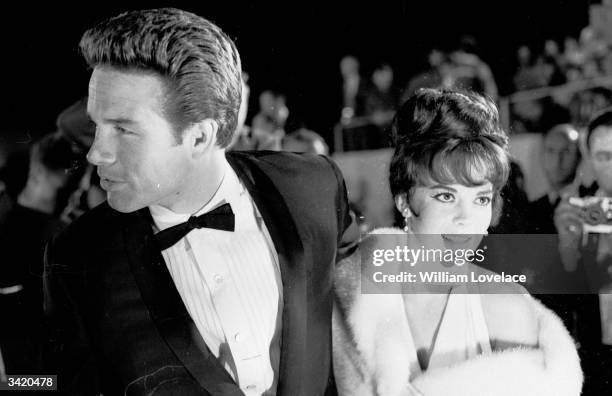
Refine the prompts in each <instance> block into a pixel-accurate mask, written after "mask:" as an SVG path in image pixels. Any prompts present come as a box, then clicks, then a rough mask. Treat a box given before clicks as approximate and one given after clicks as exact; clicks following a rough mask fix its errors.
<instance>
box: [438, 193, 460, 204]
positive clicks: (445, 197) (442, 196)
mask: <svg viewBox="0 0 612 396" xmlns="http://www.w3.org/2000/svg"><path fill="white" fill-rule="evenodd" d="M434 198H435V199H437V200H438V201H440V202H453V201H454V200H455V196H454V195H453V194H451V193H447V192H444V193H439V194H436V195H434Z"/></svg>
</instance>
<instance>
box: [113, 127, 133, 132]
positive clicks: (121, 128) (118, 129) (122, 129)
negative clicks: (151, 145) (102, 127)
mask: <svg viewBox="0 0 612 396" xmlns="http://www.w3.org/2000/svg"><path fill="white" fill-rule="evenodd" d="M115 129H117V132H119V133H122V134H131V133H133V132H132V131H130V130H127V129H125V128H123V127H121V126H119V125H117V126H115Z"/></svg>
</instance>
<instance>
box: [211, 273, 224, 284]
mask: <svg viewBox="0 0 612 396" xmlns="http://www.w3.org/2000/svg"><path fill="white" fill-rule="evenodd" d="M213 279H214V280H215V282H216V283H223V275H221V274H216V275H215V276H214V277H213Z"/></svg>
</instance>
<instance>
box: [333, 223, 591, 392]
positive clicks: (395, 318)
mask: <svg viewBox="0 0 612 396" xmlns="http://www.w3.org/2000/svg"><path fill="white" fill-rule="evenodd" d="M378 234H385V240H384V242H383V241H382V238H380V236H379V235H378ZM377 235H378V236H377ZM394 235H395V236H396V237H397V239H398V240H397V242H400V241H401V240H403V241H404V243H405V237H406V236H405V234H404V233H403V232H402V231H401V230H399V229H394V228H386V229H380V230H376V231H375V232H373V233H372V234H370V235H368V236H367V237H366V238H364V240H363V241H362V242H361V244H360V247H359V249H358V250H357V251H356V252H355V253H354V254H353V255H352V256H350V257H348V258H346V259H345V260H343V261H341V262H340V263H339V264H338V268H337V273H336V280H335V288H336V289H335V290H336V306H335V307H334V320H333V333H334V371H335V376H336V381H337V384H338V390H339V393H340V395H343V394H347V395H385V396H387V395H418V394H424V395H447V394H451V393H452V394H453V395H471V396H474V395H568V396H570V395H579V394H580V390H581V387H582V372H581V370H580V362H579V359H578V355H577V352H576V348H575V345H574V343H573V340H572V339H571V337H570V335H569V333H568V332H567V330H566V329H565V327H564V326H563V324H562V322H561V320H560V319H559V318H558V317H557V316H556V315H555V314H554V313H553V312H552V311H550V310H548V309H547V308H546V307H544V306H543V305H542V304H541V303H539V302H538V301H537V300H535V299H534V298H531V297H528V298H529V301H530V302H531V303H532V304H533V306H534V311H535V312H536V315H537V323H538V329H539V330H538V344H539V345H538V348H537V349H533V350H531V349H529V350H528V349H523V348H514V349H508V350H505V351H503V352H494V353H492V354H489V355H480V356H478V357H477V358H475V359H471V360H468V361H465V362H461V363H459V364H456V365H453V366H450V367H446V368H443V369H435V370H428V371H426V372H425V373H423V374H422V375H420V376H418V377H416V378H414V379H413V380H412V382H410V378H409V376H410V373H411V372H415V370H414V368H413V367H411V366H410V365H411V364H414V363H411V361H410V356H408V355H407V354H406V353H401V351H407V350H410V348H411V344H412V340H409V339H408V336H407V335H408V334H410V332H409V327H408V321H407V319H406V316H405V314H404V307H403V304H404V303H403V299H402V297H401V295H397V294H361V292H360V290H361V264H360V254H367V253H368V252H369V251H370V250H372V249H376V248H379V247H380V246H381V245H386V246H388V244H389V238H394ZM398 351H400V352H399V353H398Z"/></svg>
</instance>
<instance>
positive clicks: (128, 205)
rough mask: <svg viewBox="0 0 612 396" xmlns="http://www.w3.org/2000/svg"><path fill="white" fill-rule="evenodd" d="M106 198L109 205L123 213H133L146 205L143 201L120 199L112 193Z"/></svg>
mask: <svg viewBox="0 0 612 396" xmlns="http://www.w3.org/2000/svg"><path fill="white" fill-rule="evenodd" d="M106 199H107V202H108V205H109V206H110V207H111V208H113V209H115V210H116V211H117V212H121V213H132V212H135V211H137V210H140V209H142V208H144V207H145V206H146V205H144V204H142V203H138V202H134V201H127V200H125V199H120V198H119V197H115V196H113V195H112V194H107V196H106Z"/></svg>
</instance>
